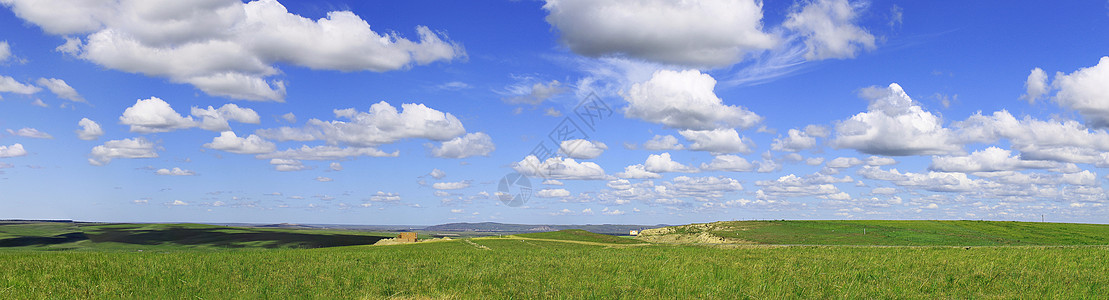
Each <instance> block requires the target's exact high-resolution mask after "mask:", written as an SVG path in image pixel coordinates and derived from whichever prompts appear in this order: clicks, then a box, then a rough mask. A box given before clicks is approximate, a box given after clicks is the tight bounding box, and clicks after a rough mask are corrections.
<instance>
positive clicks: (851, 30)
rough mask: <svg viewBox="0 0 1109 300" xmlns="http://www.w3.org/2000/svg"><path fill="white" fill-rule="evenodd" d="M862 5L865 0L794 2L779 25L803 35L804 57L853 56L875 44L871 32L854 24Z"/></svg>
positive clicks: (812, 58) (864, 3)
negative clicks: (862, 0)
mask: <svg viewBox="0 0 1109 300" xmlns="http://www.w3.org/2000/svg"><path fill="white" fill-rule="evenodd" d="M866 6H867V2H855V3H849V2H848V1H847V0H813V1H811V2H808V3H806V4H805V5H804V6H794V8H793V10H792V11H791V12H790V13H789V15H788V16H787V17H786V21H785V23H783V24H782V26H784V27H785V28H788V29H790V30H794V31H796V32H798V33H800V34H801V35H802V36H803V37H804V41H805V45H806V47H807V48H808V52H807V53H805V59H808V60H821V59H829V58H853V57H855V55H856V54H857V53H858V52H859V51H861V50H872V49H874V48H875V46H874V35H871V34H870V33H869V32H866V30H865V29H863V28H861V27H859V26H858V25H855V24H854V22H855V21H856V19H857V18H858V16H859V12H860V11H862V10H865V9H866Z"/></svg>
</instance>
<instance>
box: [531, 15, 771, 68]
mask: <svg viewBox="0 0 1109 300" xmlns="http://www.w3.org/2000/svg"><path fill="white" fill-rule="evenodd" d="M543 8H544V9H545V10H547V12H548V15H547V18H546V20H547V23H550V24H551V26H554V27H555V28H556V29H557V30H558V33H559V40H560V41H561V42H562V44H564V45H566V46H567V47H569V48H570V50H572V51H574V52H576V53H578V54H582V55H586V56H593V57H600V56H609V55H626V56H629V57H634V58H640V59H646V60H650V61H656V62H661V63H667V64H681V65H689V66H698V67H700V66H727V65H731V64H734V63H736V62H739V61H740V60H742V59H743V57H744V55H745V54H746V53H748V52H751V51H759V50H764V49H770V48H772V47H774V46H775V44H776V38H775V36H774V35H771V34H768V33H766V32H763V30H762V21H761V20H762V4H761V2H760V1H754V0H711V1H693V2H672V1H634V0H620V1H591V0H548V1H547V3H546V4H545V5H543Z"/></svg>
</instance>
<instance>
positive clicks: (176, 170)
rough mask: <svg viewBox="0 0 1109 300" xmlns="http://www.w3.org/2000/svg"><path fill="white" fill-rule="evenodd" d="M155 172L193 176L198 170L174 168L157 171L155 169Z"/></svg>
mask: <svg viewBox="0 0 1109 300" xmlns="http://www.w3.org/2000/svg"><path fill="white" fill-rule="evenodd" d="M154 174H158V175H165V176H193V175H196V172H193V171H190V170H182V169H181V168H173V169H172V170H170V169H158V170H157V171H154Z"/></svg>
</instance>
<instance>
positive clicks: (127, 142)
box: [89, 137, 158, 166]
mask: <svg viewBox="0 0 1109 300" xmlns="http://www.w3.org/2000/svg"><path fill="white" fill-rule="evenodd" d="M155 157H158V152H156V151H155V150H154V143H152V142H150V141H147V140H146V139H145V138H141V137H139V138H134V139H122V140H110V141H107V142H104V144H103V145H100V146H96V147H93V148H92V152H90V153H89V164H91V165H94V166H103V165H106V164H108V163H110V162H112V159H115V158H155Z"/></svg>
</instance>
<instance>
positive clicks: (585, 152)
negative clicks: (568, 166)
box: [558, 139, 608, 159]
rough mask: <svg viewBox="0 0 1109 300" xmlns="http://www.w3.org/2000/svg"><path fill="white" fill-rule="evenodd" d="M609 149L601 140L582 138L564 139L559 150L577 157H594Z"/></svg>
mask: <svg viewBox="0 0 1109 300" xmlns="http://www.w3.org/2000/svg"><path fill="white" fill-rule="evenodd" d="M605 150H608V145H605V143H602V142H599V141H588V140H582V139H576V140H566V141H562V143H561V144H560V145H559V148H558V152H559V153H562V154H564V155H566V156H569V157H571V158H576V159H594V158H597V157H598V156H601V153H604V152H605Z"/></svg>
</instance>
